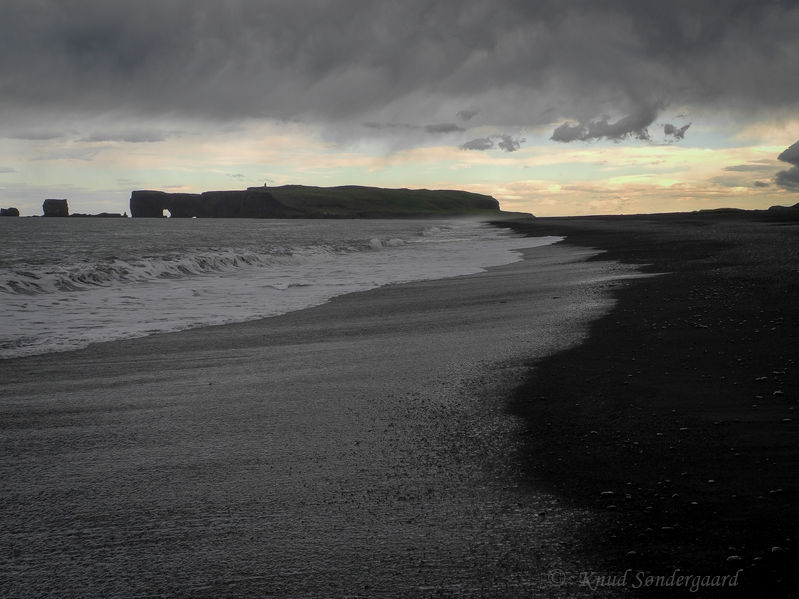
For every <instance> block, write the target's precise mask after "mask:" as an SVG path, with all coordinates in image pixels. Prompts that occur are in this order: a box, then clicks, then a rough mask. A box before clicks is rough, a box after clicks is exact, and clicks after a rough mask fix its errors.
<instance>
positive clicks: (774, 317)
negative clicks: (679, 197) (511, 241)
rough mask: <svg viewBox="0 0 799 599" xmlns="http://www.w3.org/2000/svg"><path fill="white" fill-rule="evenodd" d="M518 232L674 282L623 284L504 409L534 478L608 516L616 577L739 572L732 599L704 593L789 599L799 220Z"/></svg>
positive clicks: (597, 222) (677, 218)
mask: <svg viewBox="0 0 799 599" xmlns="http://www.w3.org/2000/svg"><path fill="white" fill-rule="evenodd" d="M511 228H513V229H514V230H516V231H517V232H527V233H528V234H532V235H541V234H558V235H565V236H566V240H565V242H563V243H564V244H571V245H577V246H580V247H595V248H597V249H600V250H604V253H603V254H601V259H611V260H617V261H621V262H623V263H628V264H635V265H638V267H639V268H641V269H642V270H643V271H644V272H650V273H664V274H660V275H659V276H655V277H650V278H643V279H639V280H637V281H635V282H633V283H632V284H629V285H626V286H622V287H618V288H616V289H615V290H614V291H613V296H614V297H615V299H616V304H615V306H614V307H613V308H612V309H611V311H610V312H609V313H608V314H606V315H605V316H603V317H601V318H600V319H598V320H596V321H594V322H593V323H592V324H591V325H590V334H589V336H588V338H587V339H586V340H585V341H584V342H583V343H582V344H580V345H579V346H577V347H574V348H571V349H569V350H566V351H565V352H561V353H559V354H556V355H553V356H549V357H545V358H544V359H542V360H539V361H536V362H534V363H533V364H531V370H530V371H529V373H528V376H527V377H526V381H525V382H524V383H523V384H522V385H521V386H520V387H519V388H518V389H517V391H516V393H515V395H514V398H513V400H512V402H511V405H510V410H511V412H512V413H514V414H516V415H518V416H520V417H522V418H524V419H525V421H526V426H527V430H526V448H525V449H524V450H523V452H522V457H523V459H525V460H526V463H527V472H528V479H529V481H530V484H531V485H533V486H537V487H539V488H540V487H543V488H545V489H549V490H551V491H553V492H556V493H558V494H559V495H560V496H561V497H563V498H564V499H565V500H567V501H569V502H570V503H571V504H572V505H576V506H582V507H589V506H590V507H596V508H599V509H602V510H605V511H606V513H608V514H610V515H611V518H612V519H613V520H614V525H613V527H612V529H611V530H610V531H607V530H604V531H601V532H598V534H597V536H596V537H595V538H594V540H593V542H592V548H593V551H594V553H595V554H596V555H597V556H598V557H601V558H602V559H603V560H604V562H605V565H604V567H603V568H604V571H605V572H612V573H617V574H619V575H621V574H623V573H624V572H625V571H626V570H627V569H630V568H631V569H633V570H634V571H644V572H648V573H653V574H659V575H666V576H667V575H670V574H672V573H673V572H674V571H675V570H677V569H679V570H680V572H681V573H684V574H689V575H698V576H702V575H706V576H724V575H728V576H729V575H735V574H736V572H738V571H739V570H741V575H740V581H739V584H738V585H737V586H736V587H735V588H707V589H702V593H703V595H702V596H712V597H715V596H719V597H722V596H723V597H730V596H754V595H755V594H757V595H760V596H766V595H768V596H770V597H792V596H795V593H796V592H797V590H798V589H799V578H798V577H797V574H796V571H795V568H794V566H793V562H794V559H795V555H796V549H795V541H796V539H797V533H799V530H797V528H799V525H797V524H796V523H797V522H799V505H797V501H796V498H797V491H798V490H799V489H797V483H796V481H797V480H798V479H797V474H799V472H797V470H799V444H797V443H796V438H797V437H796V435H797V433H798V432H799V428H797V424H798V423H799V420H797V416H796V412H795V407H796V405H797V400H799V385H798V384H797V365H796V356H795V347H796V346H797V345H796V343H797V336H798V335H797V334H798V333H799V329H798V327H799V318H798V316H799V311H798V310H797V306H796V304H795V298H796V291H797V290H798V289H799V241H798V239H799V238H798V237H797V226H796V221H795V219H794V218H793V217H791V216H790V215H786V216H785V218H784V220H779V218H778V216H777V215H765V216H764V215H762V214H749V215H747V214H732V215H724V214H701V213H700V214H674V215H641V216H627V217H586V218H580V217H571V218H541V219H537V220H536V221H535V223H533V224H525V225H518V224H517V225H511ZM542 456H543V459H542ZM645 591H648V592H649V593H651V594H652V595H653V596H657V597H661V596H662V597H666V596H668V597H671V596H680V595H681V594H685V595H686V596H692V593H691V591H690V589H685V588H682V589H678V588H652V589H648V590H647V589H642V590H641V591H640V592H642V593H643V592H645ZM693 596H695V595H693Z"/></svg>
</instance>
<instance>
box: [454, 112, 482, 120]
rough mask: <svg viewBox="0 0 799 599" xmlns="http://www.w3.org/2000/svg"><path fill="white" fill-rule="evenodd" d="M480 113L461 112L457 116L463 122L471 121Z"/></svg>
mask: <svg viewBox="0 0 799 599" xmlns="http://www.w3.org/2000/svg"><path fill="white" fill-rule="evenodd" d="M479 112H480V111H479V110H459V111H458V112H457V113H455V116H456V117H458V118H459V119H460V120H462V121H471V120H472V119H473V118H474V117H476V116H477V114H478V113H479Z"/></svg>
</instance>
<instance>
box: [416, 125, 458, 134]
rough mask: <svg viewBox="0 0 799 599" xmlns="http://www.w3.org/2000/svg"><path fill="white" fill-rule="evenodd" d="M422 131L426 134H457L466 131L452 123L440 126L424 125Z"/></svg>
mask: <svg viewBox="0 0 799 599" xmlns="http://www.w3.org/2000/svg"><path fill="white" fill-rule="evenodd" d="M424 130H425V131H426V132H427V133H458V132H460V131H466V129H464V128H463V127H459V126H458V125H456V124H454V123H441V124H440V125H425V126H424Z"/></svg>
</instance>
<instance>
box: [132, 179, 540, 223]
mask: <svg viewBox="0 0 799 599" xmlns="http://www.w3.org/2000/svg"><path fill="white" fill-rule="evenodd" d="M165 211H168V212H169V215H170V216H172V217H173V218H192V217H197V218H424V217H441V216H490V217H492V218H497V217H499V218H503V217H508V218H518V217H528V218H529V217H531V215H530V214H526V213H519V212H504V211H502V210H500V208H499V202H498V201H497V200H496V199H494V198H493V197H491V196H489V195H483V194H479V193H472V192H468V191H458V190H429V189H384V188H380V187H363V186H358V185H346V186H342V187H311V186H306V185H283V186H279V187H266V186H264V187H249V188H247V189H246V190H239V191H206V192H204V193H199V194H196V193H167V192H164V191H144V190H142V191H134V192H133V193H132V194H131V196H130V213H131V216H133V217H162V216H164V215H165Z"/></svg>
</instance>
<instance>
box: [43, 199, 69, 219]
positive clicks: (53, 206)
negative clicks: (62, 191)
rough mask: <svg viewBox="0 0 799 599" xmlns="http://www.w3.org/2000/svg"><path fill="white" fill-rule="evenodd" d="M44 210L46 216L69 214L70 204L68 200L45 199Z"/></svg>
mask: <svg viewBox="0 0 799 599" xmlns="http://www.w3.org/2000/svg"><path fill="white" fill-rule="evenodd" d="M42 212H43V213H44V215H45V216H69V204H68V203H67V201H66V200H45V201H44V203H43V204H42Z"/></svg>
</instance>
